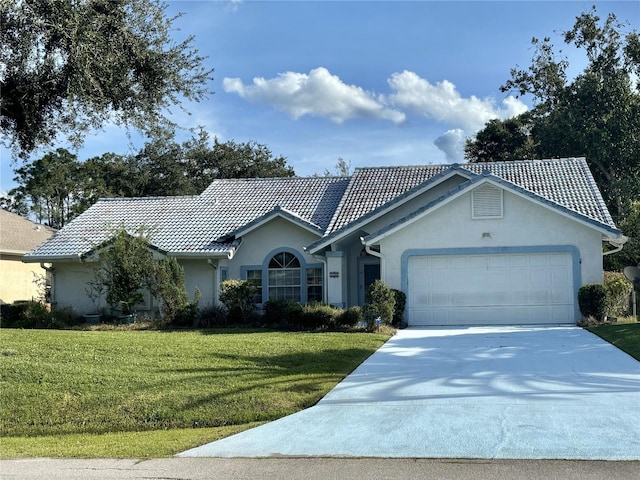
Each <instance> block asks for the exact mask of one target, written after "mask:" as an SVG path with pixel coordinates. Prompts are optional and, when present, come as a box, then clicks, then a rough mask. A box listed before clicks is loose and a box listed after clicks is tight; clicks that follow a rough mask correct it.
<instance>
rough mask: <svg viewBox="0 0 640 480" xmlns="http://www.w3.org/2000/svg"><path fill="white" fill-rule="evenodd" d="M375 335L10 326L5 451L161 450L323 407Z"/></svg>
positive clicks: (3, 352) (0, 340)
mask: <svg viewBox="0 0 640 480" xmlns="http://www.w3.org/2000/svg"><path fill="white" fill-rule="evenodd" d="M387 338H388V337H387V336H384V335H375V334H365V333H362V334H360V333H357V334H356V333H348V334H347V333H285V332H264V331H260V332H247V331H228V330H223V331H202V332H198V331H189V332H162V331H68V330H67V331H52V330H8V329H3V330H0V436H1V437H2V440H0V456H2V457H3V458H15V457H35V456H47V457H138V458H147V457H161V456H168V455H172V454H174V453H176V452H178V451H181V450H184V449H187V448H190V447H192V446H196V445H199V444H202V443H206V442H208V441H212V440H216V439H218V438H222V437H224V436H228V435H230V434H233V433H236V432H238V431H241V430H243V429H246V428H250V427H251V426H254V425H256V424H259V423H261V422H267V421H271V420H274V419H277V418H280V417H282V416H285V415H289V414H291V413H294V412H296V411H299V410H301V409H304V408H307V407H309V406H311V405H314V404H315V403H316V402H317V401H318V400H319V399H320V398H322V397H323V396H324V395H325V394H326V393H327V392H328V391H329V390H330V389H331V388H333V386H335V385H336V383H338V382H339V381H340V380H341V379H342V378H344V377H345V376H346V375H348V374H349V373H350V372H351V371H352V370H353V369H354V368H355V367H356V366H357V365H359V364H360V363H361V362H362V361H363V360H364V359H365V358H367V357H368V356H369V355H370V354H371V353H373V352H374V351H375V350H376V349H377V348H378V347H379V346H380V345H382V343H383V342H384V341H385V340H386V339H387Z"/></svg>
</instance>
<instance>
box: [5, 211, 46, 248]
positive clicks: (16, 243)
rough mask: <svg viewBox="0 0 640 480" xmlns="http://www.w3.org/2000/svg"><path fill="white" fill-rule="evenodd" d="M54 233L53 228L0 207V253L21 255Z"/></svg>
mask: <svg viewBox="0 0 640 480" xmlns="http://www.w3.org/2000/svg"><path fill="white" fill-rule="evenodd" d="M54 233H55V230H54V229H53V228H50V227H47V226H46V225H40V224H38V223H35V222H32V221H30V220H28V219H26V218H24V217H21V216H20V215H16V214H15V213H11V212H7V211H6V210H1V209H0V253H14V254H19V255H22V254H24V253H26V252H28V251H29V250H31V249H33V248H35V247H37V246H38V245H40V244H41V243H42V242H44V241H46V240H47V239H49V238H50V237H51V236H52V235H53V234H54Z"/></svg>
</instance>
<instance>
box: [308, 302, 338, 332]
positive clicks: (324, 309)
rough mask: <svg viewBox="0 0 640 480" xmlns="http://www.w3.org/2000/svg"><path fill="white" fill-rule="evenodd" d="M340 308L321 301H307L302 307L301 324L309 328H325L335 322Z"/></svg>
mask: <svg viewBox="0 0 640 480" xmlns="http://www.w3.org/2000/svg"><path fill="white" fill-rule="evenodd" d="M339 314H340V310H338V309H337V308H334V307H332V306H331V305H326V304H322V303H315V302H314V303H309V304H307V305H305V306H304V307H302V317H301V322H300V323H301V326H302V327H304V328H309V329H320V328H326V327H329V326H331V325H334V324H335V319H336V317H337V316H338V315H339Z"/></svg>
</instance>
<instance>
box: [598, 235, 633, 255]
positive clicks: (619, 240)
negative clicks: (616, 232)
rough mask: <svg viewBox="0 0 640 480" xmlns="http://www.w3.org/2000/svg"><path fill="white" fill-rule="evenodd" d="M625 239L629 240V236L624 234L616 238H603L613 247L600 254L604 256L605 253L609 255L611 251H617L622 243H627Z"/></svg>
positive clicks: (620, 248)
mask: <svg viewBox="0 0 640 480" xmlns="http://www.w3.org/2000/svg"><path fill="white" fill-rule="evenodd" d="M627 240H629V237H625V236H624V235H620V236H619V237H617V238H605V239H604V241H605V242H607V243H608V244H609V245H612V246H613V247H614V248H613V250H609V251H608V252H602V256H603V257H604V256H606V255H611V254H612V253H618V252H619V251H620V250H622V247H623V246H624V244H625V243H627Z"/></svg>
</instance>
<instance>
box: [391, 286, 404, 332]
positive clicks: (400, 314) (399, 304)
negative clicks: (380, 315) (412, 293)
mask: <svg viewBox="0 0 640 480" xmlns="http://www.w3.org/2000/svg"><path fill="white" fill-rule="evenodd" d="M393 295H394V297H395V300H396V304H395V306H394V308H393V326H394V327H399V326H401V325H404V309H405V307H406V306H407V294H406V293H404V292H403V291H402V290H396V289H393Z"/></svg>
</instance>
